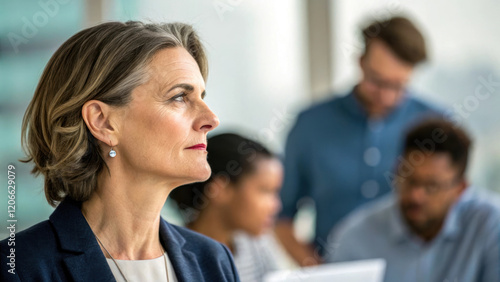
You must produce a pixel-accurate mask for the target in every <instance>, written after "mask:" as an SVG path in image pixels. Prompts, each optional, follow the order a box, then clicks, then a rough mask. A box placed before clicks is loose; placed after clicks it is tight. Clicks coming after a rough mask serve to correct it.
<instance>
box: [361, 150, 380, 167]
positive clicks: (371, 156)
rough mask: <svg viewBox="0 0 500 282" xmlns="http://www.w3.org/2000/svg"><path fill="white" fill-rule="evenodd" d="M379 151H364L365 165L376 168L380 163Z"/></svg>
mask: <svg viewBox="0 0 500 282" xmlns="http://www.w3.org/2000/svg"><path fill="white" fill-rule="evenodd" d="M380 158H381V154H380V150H379V149H378V148H376V147H370V148H368V149H366V151H365V153H364V155H363V159H364V160H365V163H366V164H367V165H369V166H377V165H378V164H379V163H380Z"/></svg>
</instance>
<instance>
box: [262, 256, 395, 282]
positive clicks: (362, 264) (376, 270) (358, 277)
mask: <svg viewBox="0 0 500 282" xmlns="http://www.w3.org/2000/svg"><path fill="white" fill-rule="evenodd" d="M385 265H386V263H385V260H384V259H371V260H359V261H351V262H340V263H329V264H323V265H319V266H311V267H303V268H300V269H296V270H281V271H276V272H272V273H269V274H267V275H266V276H265V277H264V281H265V282H285V281H286V282H306V281H307V282H382V281H383V280H384V272H385Z"/></svg>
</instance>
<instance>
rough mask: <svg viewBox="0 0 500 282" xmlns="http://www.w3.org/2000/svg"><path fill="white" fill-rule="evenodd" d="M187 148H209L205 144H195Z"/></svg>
mask: <svg viewBox="0 0 500 282" xmlns="http://www.w3.org/2000/svg"><path fill="white" fill-rule="evenodd" d="M187 149H191V150H206V149H207V145H205V144H197V145H194V146H191V147H189V148H187Z"/></svg>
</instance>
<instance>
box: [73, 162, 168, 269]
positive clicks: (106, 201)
mask: <svg viewBox="0 0 500 282" xmlns="http://www.w3.org/2000/svg"><path fill="white" fill-rule="evenodd" d="M149 184H151V183H149ZM169 192H170V189H168V188H167V187H165V186H163V187H159V186H158V185H145V182H144V181H134V180H132V179H130V177H126V176H124V177H120V175H114V177H111V176H110V175H109V174H108V173H107V171H106V174H101V175H100V176H99V179H98V187H97V189H96V191H94V193H93V194H92V196H91V198H90V199H89V200H88V201H85V202H84V203H83V204H82V213H83V215H84V216H85V218H86V219H87V221H88V223H89V225H90V227H91V228H92V231H93V232H94V234H95V235H96V236H98V238H99V239H100V241H101V242H102V244H103V245H104V246H101V249H103V252H104V254H107V252H106V251H105V250H104V249H106V250H107V251H109V253H111V256H113V258H115V259H124V260H143V259H152V258H157V257H159V256H161V255H162V253H163V251H162V247H161V244H160V237H159V228H160V211H161V209H162V207H163V205H164V203H165V200H166V199H167V196H168V194H169Z"/></svg>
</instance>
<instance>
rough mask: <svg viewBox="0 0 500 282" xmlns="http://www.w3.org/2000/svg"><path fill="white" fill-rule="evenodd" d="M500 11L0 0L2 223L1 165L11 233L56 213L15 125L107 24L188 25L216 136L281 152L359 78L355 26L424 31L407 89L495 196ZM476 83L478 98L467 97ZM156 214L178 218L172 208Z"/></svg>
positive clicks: (363, 2) (488, 7)
mask: <svg viewBox="0 0 500 282" xmlns="http://www.w3.org/2000/svg"><path fill="white" fill-rule="evenodd" d="M499 10H500V2H498V1H494V0H477V1H470V0H469V1H464V0H460V1H457V0H445V1H430V0H425V1H379V0H377V1H374V0H357V1H347V0H331V1H325V0H310V1H305V0H302V1H300V0H274V1H264V0H251V1H250V0H183V1H176V0H146V1H139V0H114V1H113V0H110V1H106V0H89V1H84V0H40V1H27V0H25V1H8V0H0V136H1V138H0V167H1V168H2V169H3V170H4V171H3V172H1V173H0V183H2V184H1V185H0V187H2V188H1V189H0V207H1V208H0V210H1V212H0V222H3V223H5V222H6V220H7V208H6V206H7V200H8V199H7V165H8V164H13V165H14V166H15V167H16V170H15V171H16V187H17V190H16V196H17V198H16V200H17V201H16V204H17V210H16V216H17V219H18V227H19V229H24V228H27V227H29V226H31V225H33V224H34V223H36V222H39V221H41V220H44V219H47V218H48V216H49V215H50V213H51V212H52V208H51V207H50V206H49V205H48V204H47V202H46V201H45V197H44V193H43V181H42V179H41V178H35V177H34V176H32V175H31V174H30V170H31V167H32V166H31V164H23V163H21V162H19V161H18V159H20V158H23V157H24V154H23V152H22V149H21V144H20V134H21V122H22V117H23V114H24V111H25V109H26V107H27V105H28V103H29V101H30V100H31V97H32V96H33V92H34V90H35V87H36V85H37V82H38V79H39V77H40V75H41V73H42V71H43V68H44V66H45V64H46V63H47V61H48V60H49V58H50V56H51V55H52V54H53V52H54V51H55V50H56V49H57V48H58V46H60V45H61V44H62V43H63V42H64V41H65V40H66V39H68V38H69V37H70V36H71V35H73V34H75V33H76V32H77V31H79V30H81V29H82V28H85V27H88V26H91V25H94V24H96V23H99V22H103V21H110V20H119V21H126V20H141V21H166V22H171V21H181V22H187V23H190V24H193V25H194V27H195V28H196V29H197V30H198V32H199V33H200V34H201V37H202V39H203V41H204V43H205V46H206V49H207V53H208V57H209V63H210V75H209V80H208V83H207V94H208V95H207V99H206V100H207V103H208V104H209V106H211V108H212V109H213V110H214V111H215V112H216V113H217V114H218V116H219V118H220V120H221V126H220V127H219V128H218V129H217V130H216V131H217V132H222V131H237V132H239V133H241V134H243V135H246V136H248V137H251V138H254V139H257V140H259V141H260V142H262V143H265V144H266V145H268V146H269V147H271V148H272V149H274V150H275V151H276V152H277V153H282V151H283V146H284V141H285V139H286V135H287V133H288V131H289V129H290V127H291V126H292V125H293V123H294V120H295V116H296V114H297V113H298V112H299V111H301V110H302V109H304V108H306V107H308V106H309V105H311V104H312V103H314V102H317V101H321V100H323V99H328V98H329V97H332V96H333V95H343V94H344V93H345V92H346V91H348V90H349V88H350V87H352V85H353V84H354V83H356V81H357V80H358V78H359V75H360V73H359V70H358V56H359V53H360V52H361V51H362V49H361V46H362V41H361V36H360V32H359V29H360V27H361V26H363V25H364V24H365V23H366V22H369V21H371V20H374V19H378V18H380V19H382V18H385V17H388V16H391V15H396V14H401V13H402V14H404V15H407V16H409V17H410V18H411V19H412V20H414V21H415V22H416V23H417V24H418V26H419V27H420V28H421V29H422V30H423V32H424V34H425V36H426V39H427V42H428V49H429V53H430V60H429V62H427V63H426V64H425V65H422V66H420V67H419V68H418V69H417V73H416V74H415V76H414V79H413V81H412V83H411V85H412V87H413V88H414V89H415V90H417V91H418V93H419V94H418V95H420V96H421V97H422V98H424V99H428V100H430V101H434V102H436V103H438V104H440V105H442V106H443V107H446V108H447V109H448V112H447V114H448V115H449V116H450V117H451V118H453V119H454V120H456V121H457V122H460V123H461V124H463V125H464V126H466V127H467V129H468V130H469V131H470V132H471V133H472V134H473V136H474V138H475V149H474V152H473V160H472V165H471V169H470V170H469V175H470V178H471V180H472V183H474V184H475V185H476V186H479V187H484V189H487V190H492V191H500V184H499V183H500V173H498V172H500V146H498V145H497V143H498V140H500V130H498V129H500V126H499V124H500V114H498V109H499V108H500V52H498V50H497V48H498V46H500V36H499V35H498V31H497V27H498V26H500V17H498V15H497V11H499ZM479 85H482V86H481V87H483V89H482V94H483V96H481V97H482V99H479V98H478V97H477V95H475V93H476V89H477V87H478V86H479ZM484 91H486V92H484ZM485 93H486V94H485ZM485 96H487V97H486V98H485ZM325 126H328V121H325ZM346 130H349V129H348V128H346ZM306 206H307V205H306ZM310 211H311V209H310V208H309V209H307V208H306V209H304V211H303V212H302V215H301V216H299V219H298V220H300V221H301V222H302V226H304V227H305V228H301V233H300V234H299V235H300V236H301V237H302V238H304V239H307V238H310V237H311V236H312V234H311V232H312V228H307V227H308V226H311V221H313V220H314V214H313V213H311V212H310ZM163 213H164V216H166V217H167V218H168V219H169V220H170V221H172V222H179V217H178V215H177V214H176V213H175V212H174V210H173V209H172V208H171V207H170V204H169V203H167V205H166V207H165V209H164V212H163ZM2 226H4V225H3V224H2ZM18 231H19V230H18ZM6 236H7V232H6V230H3V229H2V230H0V238H5V237H6Z"/></svg>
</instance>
